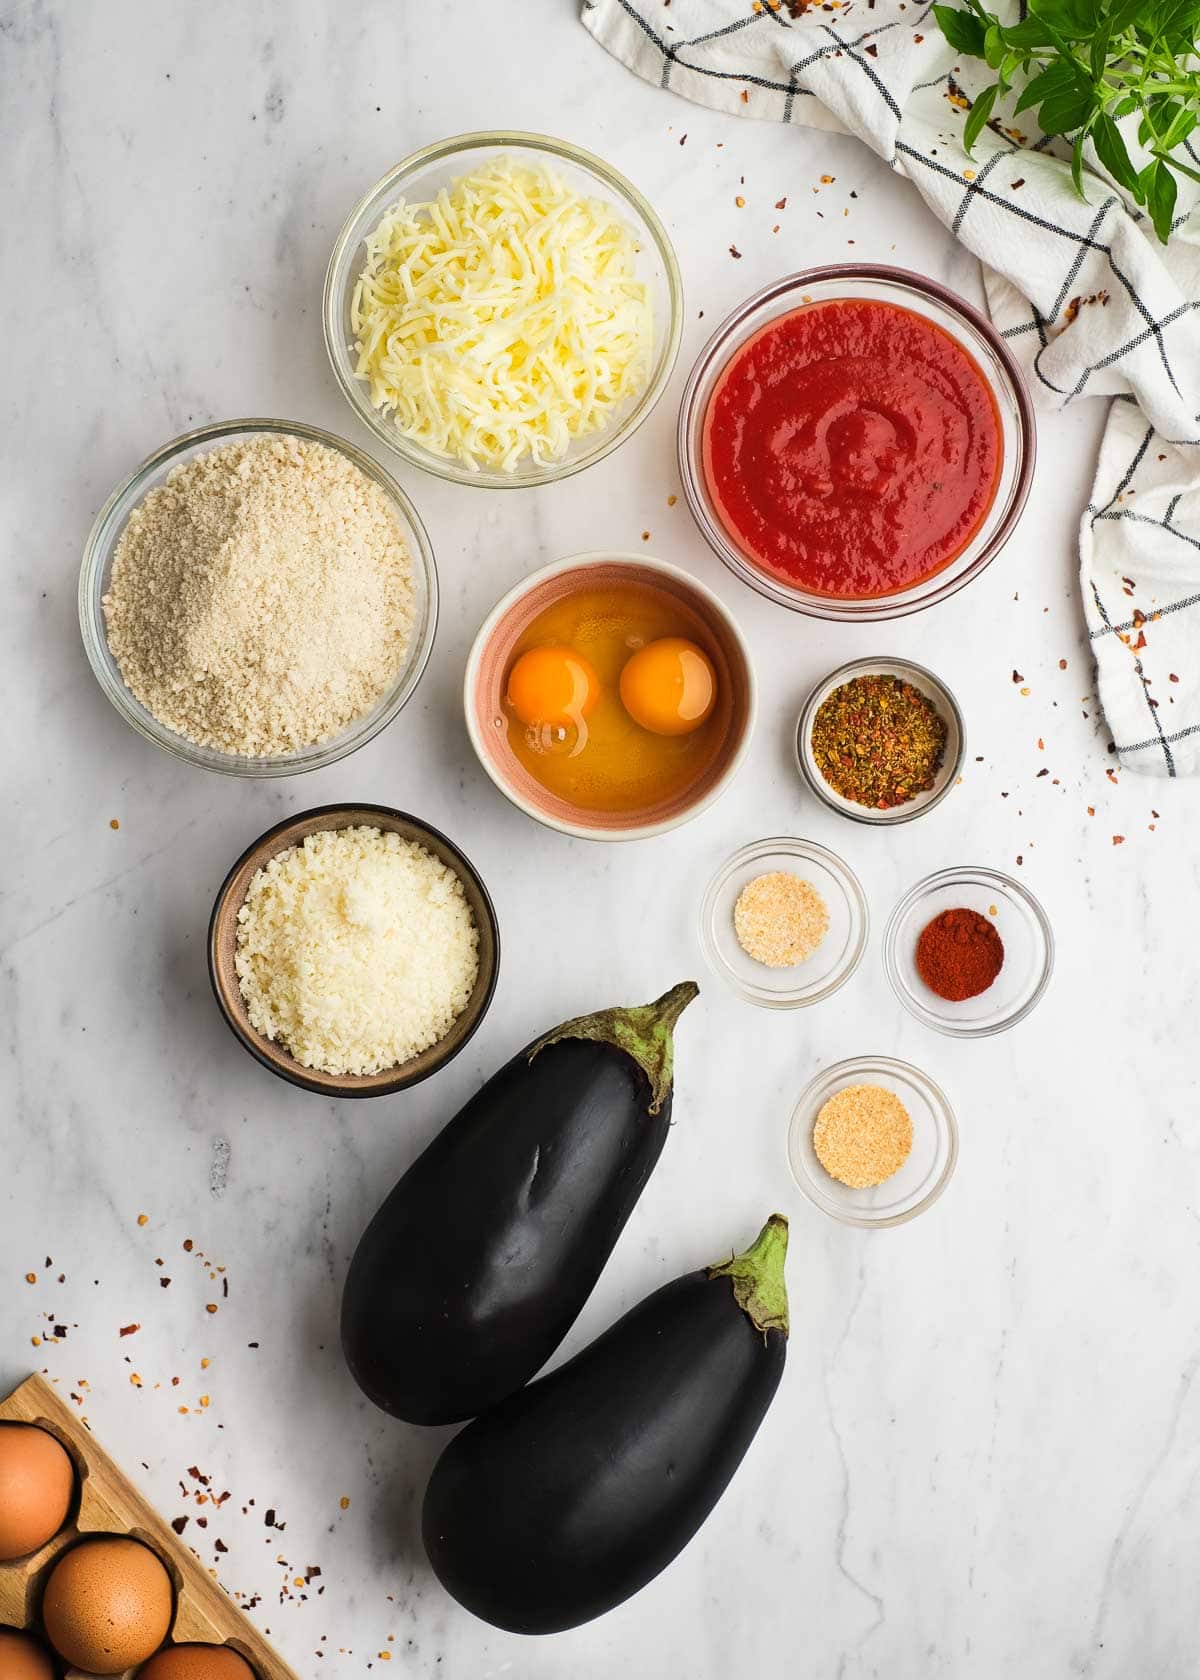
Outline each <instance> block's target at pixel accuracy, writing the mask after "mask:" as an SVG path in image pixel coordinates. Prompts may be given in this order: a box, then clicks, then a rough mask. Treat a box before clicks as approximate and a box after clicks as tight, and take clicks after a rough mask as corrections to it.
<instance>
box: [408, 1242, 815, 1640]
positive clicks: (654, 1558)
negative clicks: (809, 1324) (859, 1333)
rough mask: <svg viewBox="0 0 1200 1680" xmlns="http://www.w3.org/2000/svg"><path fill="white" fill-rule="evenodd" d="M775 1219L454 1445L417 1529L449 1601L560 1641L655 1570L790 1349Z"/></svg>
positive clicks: (682, 1542)
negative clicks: (738, 1251)
mask: <svg viewBox="0 0 1200 1680" xmlns="http://www.w3.org/2000/svg"><path fill="white" fill-rule="evenodd" d="M786 1253H787V1220H786V1219H785V1218H784V1217H783V1216H782V1215H781V1214H772V1216H771V1218H770V1219H769V1220H768V1221H767V1224H766V1225H765V1226H764V1227H763V1230H762V1232H761V1233H760V1235H759V1237H758V1239H757V1241H756V1242H755V1243H754V1244H753V1246H752V1247H751V1248H749V1249H748V1250H747V1251H746V1253H745V1254H743V1255H740V1256H738V1257H737V1258H735V1259H733V1260H727V1261H725V1262H724V1263H723V1264H721V1265H717V1266H710V1267H709V1268H708V1269H707V1270H706V1271H702V1272H693V1273H691V1274H690V1275H688V1276H686V1277H682V1278H677V1279H676V1280H675V1282H674V1283H668V1284H667V1285H666V1286H665V1288H662V1289H659V1290H658V1291H656V1293H655V1294H653V1295H651V1296H649V1297H648V1298H647V1299H646V1300H644V1301H643V1302H642V1303H641V1304H640V1305H639V1306H636V1307H634V1309H633V1310H632V1312H629V1313H626V1315H625V1317H624V1318H622V1319H620V1320H619V1321H618V1322H617V1323H616V1324H614V1325H613V1326H612V1328H611V1329H610V1330H608V1331H606V1332H605V1334H604V1335H603V1336H601V1337H600V1338H599V1339H598V1340H597V1341H595V1342H593V1343H592V1344H591V1346H590V1347H588V1348H585V1349H584V1350H583V1352H582V1353H579V1354H577V1355H576V1356H575V1358H574V1359H571V1360H569V1361H568V1362H567V1363H566V1364H565V1365H563V1366H562V1367H561V1368H560V1369H559V1370H557V1371H553V1372H551V1374H550V1375H549V1376H547V1377H542V1378H541V1379H540V1380H539V1381H538V1382H535V1383H532V1384H531V1385H530V1386H529V1387H528V1388H526V1389H524V1390H523V1391H522V1392H521V1393H520V1394H514V1395H513V1396H512V1398H511V1399H509V1400H506V1401H505V1403H504V1404H503V1405H502V1406H500V1407H498V1408H497V1410H496V1411H494V1412H491V1413H489V1414H488V1415H487V1416H486V1417H481V1418H477V1419H476V1421H475V1422H474V1423H471V1424H468V1425H467V1427H466V1428H465V1429H464V1430H462V1432H461V1433H460V1434H458V1435H456V1436H455V1438H454V1440H453V1441H451V1443H450V1445H449V1446H448V1447H447V1448H446V1450H445V1452H444V1453H443V1454H442V1456H441V1458H439V1460H438V1462H437V1464H436V1466H435V1467H434V1472H433V1476H432V1478H431V1480H430V1483H429V1487H428V1489H427V1490H426V1494H425V1507H424V1512H423V1516H422V1531H423V1536H424V1541H425V1549H426V1551H427V1553H428V1554H429V1561H430V1563H431V1564H432V1565H433V1568H434V1571H435V1573H436V1574H437V1576H438V1579H439V1580H440V1581H441V1583H442V1585H443V1586H444V1587H445V1588H446V1590H447V1591H448V1592H449V1593H451V1594H452V1595H453V1596H454V1597H455V1598H456V1599H457V1600H458V1601H459V1603H460V1604H462V1605H464V1606H465V1607H466V1608H467V1609H468V1610H471V1611H473V1612H474V1614H475V1615H476V1616H480V1617H482V1618H483V1620H484V1621H485V1622H491V1623H493V1624H494V1625H495V1626H496V1627H501V1628H507V1629H508V1630H509V1631H510V1632H513V1633H559V1632H561V1631H562V1630H563V1629H564V1628H572V1627H577V1626H578V1625H579V1624H580V1623H581V1622H586V1621H590V1620H591V1619H592V1617H594V1616H601V1615H603V1614H604V1613H605V1611H607V1610H611V1609H613V1608H614V1607H615V1606H616V1605H618V1604H620V1603H621V1602H622V1601H623V1600H624V1599H626V1598H628V1597H629V1596H630V1595H631V1594H632V1593H635V1592H637V1591H638V1590H639V1589H640V1588H641V1587H644V1586H645V1585H646V1583H647V1581H650V1580H653V1578H654V1576H655V1575H657V1574H658V1573H659V1571H660V1570H662V1569H665V1568H666V1566H667V1564H668V1563H670V1562H671V1560H672V1558H674V1557H675V1556H676V1555H677V1554H678V1553H679V1552H680V1551H682V1549H683V1547H684V1546H686V1545H687V1543H688V1541H689V1540H690V1539H691V1538H692V1535H693V1534H695V1532H696V1530H697V1529H698V1528H699V1527H700V1525H701V1523H702V1522H703V1521H704V1519H705V1518H706V1517H707V1516H708V1514H709V1512H710V1511H711V1510H712V1508H713V1506H714V1505H715V1504H716V1502H717V1500H718V1499H719V1498H720V1496H721V1494H722V1493H723V1492H724V1490H725V1488H726V1486H727V1485H728V1483H729V1480H730V1478H731V1477H732V1475H733V1473H734V1471H735V1470H736V1469H737V1467H738V1465H739V1464H740V1463H741V1461H742V1457H743V1455H744V1454H745V1452H746V1449H747V1447H748V1446H749V1445H750V1442H751V1441H752V1440H753V1439H754V1435H755V1431H756V1430H757V1429H758V1426H759V1424H760V1423H761V1422H762V1419H763V1416H764V1415H765V1413H766V1410H767V1407H768V1406H769V1405H770V1403H771V1400H772V1398H773V1396H774V1394H775V1390H776V1388H777V1387H778V1386H779V1379H780V1377H781V1376H782V1375H783V1365H784V1359H785V1357H786V1353H787V1331H788V1319H787V1290H786V1286H785V1284H784V1276H783V1271H784V1259H785V1256H786Z"/></svg>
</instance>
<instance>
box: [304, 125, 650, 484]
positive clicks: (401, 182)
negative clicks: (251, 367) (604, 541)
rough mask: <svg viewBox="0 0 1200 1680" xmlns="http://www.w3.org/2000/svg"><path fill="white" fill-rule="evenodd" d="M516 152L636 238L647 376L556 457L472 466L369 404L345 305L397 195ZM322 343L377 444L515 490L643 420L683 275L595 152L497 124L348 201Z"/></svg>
mask: <svg viewBox="0 0 1200 1680" xmlns="http://www.w3.org/2000/svg"><path fill="white" fill-rule="evenodd" d="M506 152H507V153H512V152H520V153H523V154H525V155H526V157H527V158H528V161H529V162H531V163H543V164H547V165H549V166H550V167H551V168H552V169H553V170H554V171H555V173H556V174H558V175H560V176H562V177H564V178H565V179H566V180H567V181H568V182H569V183H570V184H572V185H574V186H577V187H579V188H580V189H581V190H582V191H584V192H586V193H589V194H591V195H592V196H595V197H599V198H603V199H607V200H609V201H612V202H615V203H616V204H617V205H618V207H619V208H620V210H621V211H622V212H623V213H624V216H625V218H626V220H627V221H628V222H629V223H630V224H631V226H632V227H633V229H634V231H635V232H636V233H637V234H638V236H639V242H640V246H641V252H642V259H641V260H642V278H644V279H645V280H647V281H648V282H649V284H650V288H651V293H652V299H653V308H654V337H655V343H654V347H653V351H652V357H653V361H652V366H651V371H650V378H649V380H648V381H647V383H646V387H645V389H644V390H643V391H642V393H641V395H640V396H639V397H637V398H636V399H634V400H631V401H630V403H629V404H628V406H627V408H626V410H625V411H624V412H623V413H622V414H621V415H620V417H619V419H617V420H616V421H615V422H614V423H613V424H610V425H608V426H606V427H605V428H604V429H603V431H598V432H595V433H593V434H592V435H590V436H589V437H588V438H586V439H583V440H581V441H579V442H578V443H575V444H572V446H571V447H570V449H569V450H568V451H567V453H566V455H565V456H564V457H563V458H562V460H560V461H551V462H549V463H547V464H546V465H543V466H539V465H537V464H536V463H535V462H531V461H528V460H526V461H522V462H521V463H520V464H519V465H518V466H517V467H516V468H515V470H514V471H513V472H510V473H506V472H501V471H499V470H497V469H496V468H492V467H478V468H471V467H468V466H466V465H464V464H463V462H461V461H456V460H447V459H446V458H445V457H444V456H441V455H435V454H433V452H432V451H431V450H428V449H425V448H423V447H422V446H421V445H420V444H419V443H414V442H412V440H411V439H409V438H406V437H405V436H404V434H403V433H402V432H401V431H400V429H399V427H398V426H396V424H395V423H394V421H393V420H392V419H391V418H390V417H389V416H388V415H386V414H381V413H380V412H379V411H378V410H377V409H375V408H374V407H372V404H371V396H370V388H369V386H368V385H367V382H366V381H365V380H363V379H359V378H358V376H357V375H356V374H355V371H354V367H355V355H354V348H353V346H354V331H353V327H352V325H351V318H350V308H351V303H352V301H353V298H354V288H355V286H356V285H357V283H358V277H359V274H360V272H361V269H362V262H363V241H364V239H365V238H366V236H367V235H368V234H369V233H372V232H373V231H374V229H375V228H376V227H377V226H378V224H379V222H380V220H381V219H382V217H383V215H384V213H385V211H387V210H390V209H391V207H392V206H393V205H394V204H395V203H396V202H397V201H398V200H399V199H401V198H403V199H408V200H411V201H415V202H418V203H423V202H426V201H428V200H429V199H432V198H434V197H436V195H437V194H438V193H439V192H440V191H441V190H442V189H443V188H445V187H449V186H450V185H451V184H452V183H453V182H454V181H456V180H458V179H459V178H460V176H462V175H464V174H466V173H467V172H468V171H469V170H471V169H475V168H478V167H479V166H480V165H481V164H484V163H487V162H489V161H490V160H491V159H492V158H494V157H497V156H499V155H500V154H502V153H506ZM322 318H323V320H324V325H325V348H326V350H327V351H328V352H329V360H330V362H331V364H332V366H333V371H334V375H335V377H336V379H337V382H338V384H339V385H340V386H341V388H342V394H343V395H344V396H345V398H346V400H347V402H348V403H349V404H350V406H351V408H352V409H353V410H354V412H355V413H356V414H357V415H358V417H359V419H360V420H361V421H362V422H363V424H364V425H366V426H369V427H370V428H371V430H372V431H373V432H374V434H375V436H376V437H377V438H378V439H379V441H380V442H381V443H383V444H386V446H387V447H388V448H389V449H393V450H395V451H396V453H397V454H398V455H402V456H403V457H404V459H405V460H406V461H411V462H412V464H413V465H414V466H416V467H421V468H422V469H423V470H424V471H425V472H431V473H434V474H435V475H436V476H437V477H438V478H444V479H449V480H450V481H451V482H452V483H454V484H473V485H477V486H482V487H483V488H486V489H492V490H519V489H522V488H525V487H528V486H529V485H533V484H553V483H554V482H555V481H556V480H558V479H562V478H570V477H571V475H572V474H573V473H577V472H582V471H583V469H584V467H590V466H592V465H593V463H594V462H596V461H602V460H603V459H604V457H605V456H606V455H610V454H611V453H612V451H613V450H614V449H616V448H617V447H618V445H619V444H622V443H624V441H625V439H626V438H627V437H629V436H631V435H632V433H633V432H635V431H636V430H637V428H638V427H639V426H640V425H641V423H642V421H643V420H644V419H645V418H646V416H647V415H648V414H649V413H650V410H651V409H652V408H653V407H654V405H655V403H656V402H657V401H658V399H659V397H660V396H661V395H662V393H663V389H664V387H665V385H666V383H667V380H668V379H669V378H670V376H671V370H672V369H673V368H674V366H675V358H676V357H677V355H678V354H679V341H680V337H681V336H682V332H683V281H682V278H681V276H680V272H679V263H678V261H677V260H676V257H675V251H674V248H673V247H672V245H671V241H670V239H669V238H668V236H667V231H666V229H665V228H664V227H663V224H662V222H661V221H660V220H659V218H658V216H657V215H656V214H655V212H654V210H653V208H652V207H651V205H650V204H649V202H648V201H647V200H646V199H645V198H643V197H642V195H641V193H640V192H639V191H638V190H637V188H636V187H635V186H634V185H633V184H632V183H631V182H630V181H627V180H626V179H625V177H624V176H623V175H620V174H618V173H617V171H616V170H615V169H613V168H611V167H610V166H609V165H608V164H607V163H605V162H604V161H603V160H602V159H601V158H598V157H594V156H593V155H592V153H591V152H585V151H583V150H582V149H581V148H580V147H578V146H573V145H571V144H570V143H569V142H568V141H566V140H555V139H552V138H551V137H550V136H549V135H545V134H525V133H522V132H520V131H516V130H514V131H508V130H495V131H492V132H487V133H479V134H457V135H453V136H452V137H451V138H450V139H448V140H441V141H438V142H437V144H436V145H432V146H425V147H423V148H422V150H421V151H419V152H414V153H413V154H412V156H411V157H407V158H405V159H404V161H403V163H398V164H397V165H396V167H395V168H394V169H390V170H389V171H388V173H387V174H386V175H385V176H384V177H383V178H382V180H379V181H377V182H376V183H375V185H374V186H373V187H372V188H371V189H370V191H369V192H368V193H367V194H366V195H365V196H364V197H363V198H362V199H360V201H359V202H358V204H356V205H355V207H354V209H353V210H352V211H351V212H350V216H349V219H348V220H347V222H346V225H345V226H344V227H343V229H342V231H341V233H340V234H339V235H338V237H337V242H336V244H335V245H334V247H333V255H332V256H331V257H330V259H329V269H328V271H327V273H326V276H325V296H324V302H323V305H322Z"/></svg>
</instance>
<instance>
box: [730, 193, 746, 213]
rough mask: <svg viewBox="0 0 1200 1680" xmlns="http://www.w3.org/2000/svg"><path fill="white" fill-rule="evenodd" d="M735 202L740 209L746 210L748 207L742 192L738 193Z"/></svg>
mask: <svg viewBox="0 0 1200 1680" xmlns="http://www.w3.org/2000/svg"><path fill="white" fill-rule="evenodd" d="M733 202H734V203H735V204H736V205H737V207H738V209H739V210H744V209H745V208H746V200H745V199H744V198H743V197H742V195H741V193H739V194H738V195H737V197H736V198H735V199H734V201H733Z"/></svg>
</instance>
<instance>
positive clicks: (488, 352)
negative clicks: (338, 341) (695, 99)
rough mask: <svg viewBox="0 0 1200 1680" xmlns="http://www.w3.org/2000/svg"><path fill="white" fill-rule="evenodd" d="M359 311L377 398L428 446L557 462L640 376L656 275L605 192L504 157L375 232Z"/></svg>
mask: <svg viewBox="0 0 1200 1680" xmlns="http://www.w3.org/2000/svg"><path fill="white" fill-rule="evenodd" d="M366 247H367V261H366V266H365V268H364V269H363V272H362V274H361V275H360V276H359V279H358V283H357V285H356V287H355V290H354V298H353V302H352V311H351V318H352V324H353V329H354V334H355V351H356V353H357V356H358V363H357V368H356V372H357V374H358V376H359V377H360V378H361V379H365V380H367V381H368V382H369V384H370V395H371V402H372V404H373V406H374V407H375V408H377V409H380V410H381V411H383V412H385V413H390V414H391V415H392V417H393V418H394V420H395V423H396V425H397V426H398V427H399V429H400V431H401V432H402V433H403V434H404V436H405V437H408V438H411V439H412V440H413V442H415V443H418V444H421V445H422V446H423V447H424V448H425V449H428V450H430V451H431V452H432V453H433V454H435V455H439V456H442V457H444V458H446V459H453V460H458V461H461V462H463V463H464V464H465V465H467V466H469V467H471V468H473V469H475V470H478V469H479V468H480V467H481V466H487V467H492V468H499V469H501V470H502V471H504V472H508V473H511V472H512V471H513V470H514V469H515V468H516V467H517V465H518V464H519V463H520V462H522V461H523V460H525V459H527V458H528V459H529V460H530V461H532V462H534V463H535V464H539V465H540V464H544V463H546V462H550V461H557V460H561V459H562V457H563V456H564V455H565V454H566V452H567V450H568V448H569V447H570V445H571V443H572V442H573V441H574V440H575V439H577V438H581V437H585V436H586V435H587V434H589V433H591V432H597V431H600V430H602V429H603V428H604V427H606V426H608V425H610V424H611V423H612V420H613V418H614V416H615V414H616V412H617V410H618V409H620V408H621V407H622V405H623V404H625V403H626V402H627V401H628V399H630V398H631V397H634V396H636V395H638V393H639V392H641V391H642V390H643V389H644V388H645V385H646V382H647V380H648V378H649V370H650V352H651V346H652V343H653V307H652V303H651V297H650V288H649V286H648V285H647V283H646V282H645V281H644V280H641V279H639V278H638V274H637V258H638V250H639V247H638V244H637V240H636V238H635V235H634V233H633V232H632V230H631V229H630V228H629V227H627V226H626V224H625V223H624V222H623V221H622V220H621V217H620V215H619V214H618V212H617V211H616V210H615V209H614V207H613V206H612V205H611V204H607V203H605V202H604V201H603V200H602V199H598V198H587V197H584V196H583V195H581V194H580V193H578V192H576V191H575V190H574V189H573V188H572V187H571V186H569V185H568V184H567V183H566V182H565V181H564V180H562V179H561V178H560V177H559V176H557V175H555V174H553V173H552V172H551V171H550V170H548V169H546V168H544V167H541V166H538V167H529V166H528V165H525V164H522V163H518V162H515V161H514V160H513V159H512V158H509V157H505V156H501V157H497V158H494V159H493V160H491V161H490V162H489V163H487V164H486V165H484V166H482V167H481V168H479V169H478V170H476V171H475V172H474V173H473V174H470V175H467V176H464V177H463V178H462V179H461V180H458V181H456V182H454V183H453V185H452V186H451V187H450V188H449V189H448V190H443V191H442V192H440V193H439V194H438V196H437V198H436V200H434V201H433V202H432V203H427V204H408V203H405V202H404V201H403V200H402V201H401V202H400V203H398V204H396V205H394V206H393V207H392V209H391V210H389V211H388V212H387V214H386V215H385V216H384V217H383V220H382V221H381V222H380V223H379V226H378V227H377V228H376V229H375V231H374V233H372V234H371V235H370V236H369V237H368V238H367V240H366Z"/></svg>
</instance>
